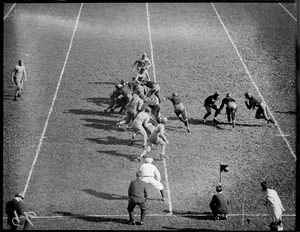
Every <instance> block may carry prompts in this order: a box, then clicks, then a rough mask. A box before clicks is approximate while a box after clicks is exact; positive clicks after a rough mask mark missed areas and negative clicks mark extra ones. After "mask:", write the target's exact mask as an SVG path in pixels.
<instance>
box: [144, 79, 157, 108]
mask: <svg viewBox="0 0 300 232" xmlns="http://www.w3.org/2000/svg"><path fill="white" fill-rule="evenodd" d="M142 84H143V85H145V86H147V87H148V88H149V89H150V90H149V92H148V93H147V96H146V97H147V98H149V97H151V96H152V95H155V96H156V97H157V98H158V102H159V103H160V102H161V98H160V96H159V92H160V86H159V84H157V83H155V82H153V81H143V82H142Z"/></svg>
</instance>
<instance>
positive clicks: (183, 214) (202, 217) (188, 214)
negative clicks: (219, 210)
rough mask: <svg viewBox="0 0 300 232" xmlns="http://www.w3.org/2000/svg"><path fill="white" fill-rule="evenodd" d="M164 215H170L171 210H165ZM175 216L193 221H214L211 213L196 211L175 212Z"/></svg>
mask: <svg viewBox="0 0 300 232" xmlns="http://www.w3.org/2000/svg"><path fill="white" fill-rule="evenodd" d="M163 212H164V213H169V210H164V211H163ZM173 214H174V215H178V216H181V217H186V218H191V219H197V220H206V221H212V220H213V219H214V217H213V215H212V213H211V212H203V213H200V212H196V211H173Z"/></svg>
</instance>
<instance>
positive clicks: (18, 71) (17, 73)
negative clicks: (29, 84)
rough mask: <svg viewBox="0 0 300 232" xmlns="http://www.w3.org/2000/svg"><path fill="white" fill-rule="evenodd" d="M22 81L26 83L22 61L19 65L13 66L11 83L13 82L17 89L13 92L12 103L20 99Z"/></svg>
mask: <svg viewBox="0 0 300 232" xmlns="http://www.w3.org/2000/svg"><path fill="white" fill-rule="evenodd" d="M23 80H25V81H27V76H26V71H25V66H24V62H23V60H19V63H18V64H17V65H16V66H15V68H14V70H13V71H12V74H11V81H12V82H15V84H16V86H17V89H16V91H15V97H14V101H18V100H19V99H18V97H21V92H22V90H23Z"/></svg>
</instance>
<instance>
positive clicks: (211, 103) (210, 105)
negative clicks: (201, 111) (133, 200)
mask: <svg viewBox="0 0 300 232" xmlns="http://www.w3.org/2000/svg"><path fill="white" fill-rule="evenodd" d="M219 95H220V94H219V93H218V92H215V93H214V94H213V95H211V96H209V97H207V98H206V99H205V100H204V108H205V109H206V114H205V115H204V117H203V122H204V123H205V122H206V118H207V117H208V116H209V115H211V109H214V110H216V111H217V110H218V106H217V105H216V101H217V100H218V99H219ZM213 121H214V122H218V120H217V119H216V118H215V117H214V119H213Z"/></svg>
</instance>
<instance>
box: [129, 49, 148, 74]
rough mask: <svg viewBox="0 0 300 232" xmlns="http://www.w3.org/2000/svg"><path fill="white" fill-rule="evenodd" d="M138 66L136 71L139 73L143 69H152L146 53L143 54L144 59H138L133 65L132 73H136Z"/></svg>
mask: <svg viewBox="0 0 300 232" xmlns="http://www.w3.org/2000/svg"><path fill="white" fill-rule="evenodd" d="M135 66H136V70H137V71H138V72H139V71H140V69H141V68H144V69H148V68H150V67H151V62H150V59H149V58H148V57H147V54H146V53H143V54H142V57H141V58H139V59H137V60H136V61H135V62H134V63H133V67H132V70H131V72H133V71H134V67H135Z"/></svg>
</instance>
